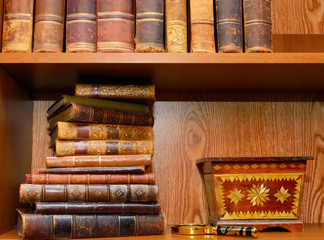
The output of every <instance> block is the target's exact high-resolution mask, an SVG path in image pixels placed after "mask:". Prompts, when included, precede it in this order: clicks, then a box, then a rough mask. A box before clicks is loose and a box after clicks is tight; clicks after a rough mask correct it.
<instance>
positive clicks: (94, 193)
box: [19, 184, 158, 203]
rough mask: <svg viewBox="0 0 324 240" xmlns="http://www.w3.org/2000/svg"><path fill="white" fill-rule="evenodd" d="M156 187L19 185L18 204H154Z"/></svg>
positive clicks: (132, 185)
mask: <svg viewBox="0 0 324 240" xmlns="http://www.w3.org/2000/svg"><path fill="white" fill-rule="evenodd" d="M157 200H158V187H157V185H148V184H145V185H142V184H131V185H130V184H123V185H108V184H101V185H95V184H89V185H73V184H66V185H50V184H43V185H41V184H20V190H19V201H20V203H35V202H117V203H124V202H156V201H157Z"/></svg>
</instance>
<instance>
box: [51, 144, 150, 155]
mask: <svg viewBox="0 0 324 240" xmlns="http://www.w3.org/2000/svg"><path fill="white" fill-rule="evenodd" d="M55 146H56V147H55V153H56V156H58V157H62V156H74V155H118V154H120V155H136V154H149V155H153V152H154V148H153V141H122V140H120V141H118V140H109V141H108V140H88V141H63V140H62V141H61V140H57V141H56V144H55Z"/></svg>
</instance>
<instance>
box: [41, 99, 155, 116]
mask: <svg viewBox="0 0 324 240" xmlns="http://www.w3.org/2000/svg"><path fill="white" fill-rule="evenodd" d="M71 102H74V103H77V104H83V105H86V106H89V107H101V108H109V109H113V110H117V111H125V112H127V111H129V112H139V113H149V112H150V110H149V107H148V106H147V105H146V104H138V103H133V102H122V101H114V100H108V99H96V98H92V97H91V96H90V97H83V96H70V95H62V96H61V97H60V98H59V99H57V100H56V101H55V102H54V103H53V104H52V105H51V106H50V107H49V108H48V110H47V118H51V117H52V116H54V115H56V114H57V113H59V112H61V111H62V109H65V108H66V107H67V106H68V105H70V104H71Z"/></svg>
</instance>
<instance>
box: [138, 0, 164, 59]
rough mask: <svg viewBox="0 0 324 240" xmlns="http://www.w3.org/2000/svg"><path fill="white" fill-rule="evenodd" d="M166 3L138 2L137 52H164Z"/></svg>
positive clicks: (147, 0) (157, 0)
mask: <svg viewBox="0 0 324 240" xmlns="http://www.w3.org/2000/svg"><path fill="white" fill-rule="evenodd" d="M163 25H164V1H163V0H137V1H136V37H135V44H136V49H135V51H136V52H141V53H143V52H144V53H145V52H155V53H161V52H164V44H163V42H164V30H163Z"/></svg>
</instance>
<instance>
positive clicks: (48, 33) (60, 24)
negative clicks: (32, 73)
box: [34, 0, 65, 53]
mask: <svg viewBox="0 0 324 240" xmlns="http://www.w3.org/2000/svg"><path fill="white" fill-rule="evenodd" d="M64 13H65V0H55V1H53V0H36V1H35V30H34V52H45V53H46V52H54V53H55V52H63V35H64Z"/></svg>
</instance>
